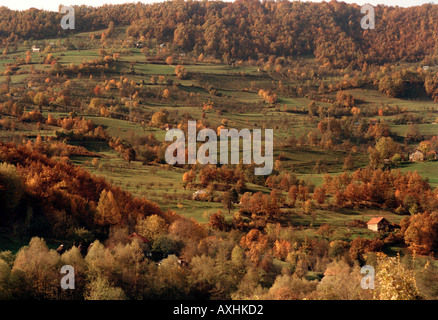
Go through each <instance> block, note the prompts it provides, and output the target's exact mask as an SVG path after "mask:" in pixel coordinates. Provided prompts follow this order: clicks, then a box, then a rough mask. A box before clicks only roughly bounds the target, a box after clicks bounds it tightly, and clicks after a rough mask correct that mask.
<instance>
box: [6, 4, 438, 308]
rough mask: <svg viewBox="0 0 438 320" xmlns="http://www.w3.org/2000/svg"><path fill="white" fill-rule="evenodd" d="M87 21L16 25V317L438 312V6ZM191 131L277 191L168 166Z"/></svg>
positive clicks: (102, 12)
mask: <svg viewBox="0 0 438 320" xmlns="http://www.w3.org/2000/svg"><path fill="white" fill-rule="evenodd" d="M73 8H74V19H75V28H74V29H64V28H62V27H61V25H60V21H61V19H62V18H63V16H64V15H65V14H64V13H61V12H52V11H45V10H39V9H36V8H30V9H28V10H24V11H17V10H10V9H8V8H7V7H5V6H3V7H0V299H1V300H163V299H164V300H203V299H208V300H304V299H306V300H436V299H438V260H437V257H438V158H437V152H438V105H437V103H438V5H433V4H425V5H422V6H413V7H408V8H402V7H392V6H385V5H378V6H375V7H374V10H375V28H374V29H371V28H369V29H364V28H363V27H362V26H361V19H362V17H363V16H364V13H361V6H359V5H356V4H346V3H344V2H338V1H336V0H332V1H330V2H318V3H315V2H301V1H286V0H281V1H275V2H274V1H266V0H263V1H258V0H236V1H233V2H223V1H192V0H189V1H183V0H174V1H166V2H159V3H154V4H143V3H140V2H138V3H136V4H135V3H130V4H129V3H126V4H122V5H104V6H101V7H92V6H85V5H82V6H74V7H73ZM188 121H194V122H195V123H196V130H197V131H198V132H199V131H200V130H203V129H211V131H212V132H215V133H217V134H220V132H221V130H225V129H232V128H236V129H237V130H242V129H246V128H247V129H251V130H253V129H262V132H263V130H266V129H272V130H273V135H274V142H273V170H272V172H271V173H270V174H269V175H257V174H255V173H254V172H255V170H254V169H255V168H256V167H258V166H259V164H257V163H255V161H254V160H251V161H250V163H246V162H245V161H243V158H242V157H241V158H240V162H239V163H237V164H220V163H209V164H201V163H200V162H199V161H198V162H196V163H195V164H188V163H187V162H185V163H184V164H182V163H176V164H169V163H168V161H167V160H166V159H167V158H166V157H167V153H166V150H167V149H168V148H169V146H170V145H171V143H172V142H171V141H166V140H167V139H166V136H167V133H168V132H171V131H172V130H175V129H177V130H179V131H182V132H184V133H185V134H188V132H189V128H188ZM198 139H199V138H198ZM198 141H199V140H198ZM242 144H243V143H241V144H238V145H239V147H241V145H242ZM201 145H202V143H200V142H198V145H197V146H198V147H199V146H201ZM242 147H245V146H242ZM183 151H184V150H183ZM188 152H189V151H188V149H186V150H185V157H186V158H187V157H188V155H187V153H188ZM209 152H210V150H209ZM218 152H219V150H218ZM66 265H68V266H72V267H73V268H74V273H75V288H74V290H70V289H68V288H67V289H66V288H63V287H62V286H60V281H61V278H62V274H61V273H60V270H61V268H62V267H63V266H66ZM364 266H365V267H370V268H373V270H375V279H373V281H374V280H375V281H374V282H373V284H374V285H373V288H366V287H365V288H364V286H363V281H362V279H363V276H364V274H363V273H362V272H361V270H363V267H364Z"/></svg>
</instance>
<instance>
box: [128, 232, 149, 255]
mask: <svg viewBox="0 0 438 320" xmlns="http://www.w3.org/2000/svg"><path fill="white" fill-rule="evenodd" d="M129 239H130V240H136V241H138V242H139V243H140V247H141V248H142V250H143V251H145V252H146V251H150V249H151V248H150V246H151V242H150V241H149V240H148V239H146V238H145V237H143V236H141V235H139V234H138V233H136V232H133V233H132V234H131V235H130V236H129Z"/></svg>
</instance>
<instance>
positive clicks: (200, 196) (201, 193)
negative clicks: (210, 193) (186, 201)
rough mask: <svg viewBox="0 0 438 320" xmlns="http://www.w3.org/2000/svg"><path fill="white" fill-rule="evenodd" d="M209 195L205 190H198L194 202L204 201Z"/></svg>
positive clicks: (193, 196) (194, 194) (194, 195)
mask: <svg viewBox="0 0 438 320" xmlns="http://www.w3.org/2000/svg"><path fill="white" fill-rule="evenodd" d="M206 195H207V192H206V191H204V190H198V191H196V192H195V193H193V195H192V199H193V200H202V199H203V198H204V197H205V196H206Z"/></svg>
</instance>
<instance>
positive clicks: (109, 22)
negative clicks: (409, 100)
mask: <svg viewBox="0 0 438 320" xmlns="http://www.w3.org/2000/svg"><path fill="white" fill-rule="evenodd" d="M75 9H76V12H75V14H76V19H77V21H76V26H77V29H76V30H75V32H84V31H94V30H99V29H105V28H107V27H109V26H111V28H108V30H110V29H111V30H113V29H114V25H115V26H122V25H124V26H128V29H127V31H126V32H127V35H128V36H130V37H134V38H136V39H140V38H141V39H144V40H145V41H149V40H151V41H152V40H153V41H158V42H165V43H167V44H168V45H170V46H171V47H172V48H173V49H175V50H179V51H184V52H193V53H194V54H195V55H201V54H202V55H203V56H213V57H215V58H220V59H222V60H224V61H226V62H231V61H232V60H233V59H241V60H249V59H253V60H259V59H266V60H267V58H268V57H269V56H274V57H283V58H285V59H286V60H284V59H283V60H279V61H278V63H279V64H281V63H284V62H285V61H287V59H290V58H291V57H294V56H297V55H305V54H313V55H314V56H315V57H316V58H317V59H318V61H319V62H320V63H321V64H322V65H325V66H327V67H333V68H341V69H342V68H347V67H351V68H356V69H357V68H362V67H363V66H364V65H367V64H368V65H369V64H382V63H385V62H395V61H399V60H401V59H403V60H405V61H409V62H413V61H421V60H425V62H426V63H433V62H434V61H436V59H437V56H436V54H437V51H436V47H437V45H436V36H435V34H436V32H437V30H438V19H437V17H438V6H436V5H432V4H425V5H422V6H417V7H410V8H400V7H387V6H382V5H379V6H376V7H375V12H376V26H377V27H376V29H375V30H363V29H362V28H361V26H360V21H361V19H362V17H363V16H364V15H363V14H361V13H360V6H358V5H355V4H346V3H344V2H337V1H330V2H328V3H326V2H323V3H308V2H298V1H293V2H289V1H279V2H270V1H257V0H239V1H235V2H220V1H206V2H198V1H171V2H163V3H156V4H148V5H145V4H140V3H137V4H124V5H106V6H102V7H99V8H93V7H87V6H80V7H75ZM0 16H1V17H2V19H1V21H0V38H1V39H2V40H3V44H4V45H8V44H10V43H13V42H14V41H16V40H18V39H31V38H33V39H37V38H49V37H54V36H62V35H63V34H65V33H66V32H65V31H63V30H62V29H61V28H60V20H61V17H62V15H61V14H60V13H54V12H47V11H38V10H27V11H23V12H18V11H11V10H8V9H7V8H4V7H2V8H0ZM108 32H109V31H108ZM108 36H111V34H110V33H108Z"/></svg>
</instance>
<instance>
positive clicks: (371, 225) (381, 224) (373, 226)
mask: <svg viewBox="0 0 438 320" xmlns="http://www.w3.org/2000/svg"><path fill="white" fill-rule="evenodd" d="M367 226H368V229H370V230H373V231H376V232H377V231H382V230H387V229H388V228H389V226H390V223H389V221H388V220H386V219H385V218H384V217H375V218H372V219H371V220H370V221H368V222H367Z"/></svg>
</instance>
